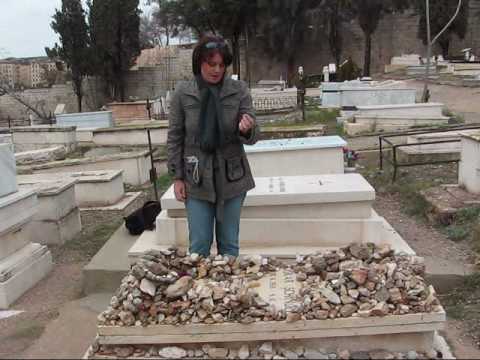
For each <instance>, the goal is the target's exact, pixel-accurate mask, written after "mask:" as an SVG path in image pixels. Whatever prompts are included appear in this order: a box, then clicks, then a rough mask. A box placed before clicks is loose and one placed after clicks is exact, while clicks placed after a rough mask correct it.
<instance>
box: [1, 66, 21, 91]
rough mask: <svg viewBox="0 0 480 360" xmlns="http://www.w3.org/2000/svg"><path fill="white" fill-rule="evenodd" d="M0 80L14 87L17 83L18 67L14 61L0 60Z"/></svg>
mask: <svg viewBox="0 0 480 360" xmlns="http://www.w3.org/2000/svg"><path fill="white" fill-rule="evenodd" d="M0 82H1V83H4V84H6V85H7V86H9V87H11V88H13V87H15V84H16V83H17V67H16V65H15V64H14V63H11V62H8V61H2V60H0Z"/></svg>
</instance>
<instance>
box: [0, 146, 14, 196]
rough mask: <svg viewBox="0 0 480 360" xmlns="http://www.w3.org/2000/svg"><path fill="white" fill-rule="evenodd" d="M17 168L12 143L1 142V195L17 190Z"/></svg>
mask: <svg viewBox="0 0 480 360" xmlns="http://www.w3.org/2000/svg"><path fill="white" fill-rule="evenodd" d="M16 173H17V170H16V165H15V157H14V156H13V149H12V145H11V144H8V143H6V144H0V174H1V176H0V197H2V196H6V195H8V194H11V193H14V192H15V191H17V181H16V179H15V176H16Z"/></svg>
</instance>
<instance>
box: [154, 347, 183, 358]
mask: <svg viewBox="0 0 480 360" xmlns="http://www.w3.org/2000/svg"><path fill="white" fill-rule="evenodd" d="M158 355H159V356H160V357H162V358H166V359H183V358H184V357H186V356H187V352H186V351H185V349H182V348H181V347H178V346H168V347H164V348H162V349H160V350H159V351H158Z"/></svg>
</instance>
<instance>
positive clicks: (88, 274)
mask: <svg viewBox="0 0 480 360" xmlns="http://www.w3.org/2000/svg"><path fill="white" fill-rule="evenodd" d="M137 239H138V236H132V235H130V234H129V233H128V230H127V229H126V228H125V225H124V224H122V225H121V226H120V227H119V228H118V230H117V231H115V233H114V234H113V235H112V236H111V237H110V239H109V240H108V241H107V242H106V243H105V245H104V246H103V247H102V248H101V249H100V251H99V252H98V253H97V254H96V255H95V256H94V257H93V259H92V260H91V261H90V263H88V265H87V266H85V268H84V269H83V274H84V283H83V292H84V293H85V294H87V295H88V294H92V293H96V292H114V291H115V290H116V289H117V288H118V284H120V282H121V280H122V278H123V277H124V276H125V275H126V274H127V272H128V270H129V269H130V263H129V261H128V250H129V249H130V247H131V246H132V245H133V244H134V243H135V241H136V240H137ZM85 350H86V349H85Z"/></svg>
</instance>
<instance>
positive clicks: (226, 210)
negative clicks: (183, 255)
mask: <svg viewBox="0 0 480 360" xmlns="http://www.w3.org/2000/svg"><path fill="white" fill-rule="evenodd" d="M231 63H232V54H231V52H230V50H229V48H228V46H227V44H226V43H225V41H224V40H223V39H222V38H220V37H216V36H215V37H214V36H208V37H205V38H203V39H202V40H200V42H199V43H198V44H197V46H196V47H195V49H194V51H193V56H192V65H193V74H194V75H195V79H194V80H193V81H190V82H182V83H180V84H179V85H178V86H177V89H176V91H175V94H174V95H173V97H172V101H171V104H170V115H169V122H170V126H169V131H168V141H167V145H168V169H169V173H170V174H171V175H172V176H173V178H174V190H175V197H176V198H177V200H179V201H182V202H185V207H186V209H187V217H188V228H189V234H190V253H197V254H201V255H203V256H208V255H210V248H211V245H212V242H213V229H214V224H215V237H216V242H217V250H218V253H219V254H221V255H231V256H238V253H239V244H238V234H239V225H240V211H241V207H242V205H243V201H244V199H245V195H246V192H247V191H248V190H250V189H252V188H254V187H255V183H254V181H253V177H252V174H251V171H250V167H249V164H248V161H247V157H246V155H245V151H244V149H243V144H249V145H250V144H254V143H255V142H256V141H257V136H258V134H259V130H258V126H257V125H256V122H255V115H254V111H253V107H252V99H251V97H250V94H249V91H248V88H247V86H246V84H245V83H244V82H241V81H235V80H232V79H230V78H228V77H227V76H225V73H226V68H227V67H228V66H230V65H231Z"/></svg>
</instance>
